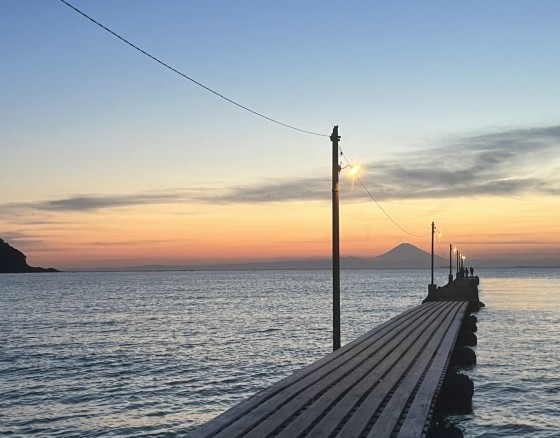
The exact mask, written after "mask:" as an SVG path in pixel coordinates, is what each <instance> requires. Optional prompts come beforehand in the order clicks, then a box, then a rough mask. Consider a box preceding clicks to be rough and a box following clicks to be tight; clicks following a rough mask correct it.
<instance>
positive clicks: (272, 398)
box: [191, 303, 436, 438]
mask: <svg viewBox="0 0 560 438" xmlns="http://www.w3.org/2000/svg"><path fill="white" fill-rule="evenodd" d="M434 306H436V303H431V305H430V306H427V307H424V306H418V307H415V308H412V309H410V310H409V311H407V312H404V313H402V314H400V315H398V316H396V317H395V318H392V319H391V320H389V321H387V322H385V323H384V324H381V325H380V326H378V327H376V328H375V329H373V330H372V331H370V332H368V333H366V334H365V335H363V336H361V337H360V338H358V339H356V340H355V341H353V342H351V343H349V344H347V345H345V346H344V347H342V348H341V349H340V350H337V351H335V352H333V353H330V354H329V355H327V356H325V357H324V358H322V359H320V360H318V361H316V362H314V363H313V364H311V365H309V366H307V367H305V368H303V369H302V370H300V371H298V372H296V373H294V374H292V375H291V376H289V377H287V378H286V379H284V380H282V381H280V382H278V383H276V384H274V385H272V386H271V387H269V388H267V389H265V390H264V391H261V392H260V393H257V394H256V395H255V396H253V397H251V398H249V399H246V400H245V401H243V402H242V403H240V404H238V405H236V406H234V407H233V408H232V409H230V410H228V411H226V412H225V413H224V414H222V415H220V416H218V417H217V418H215V419H214V420H212V421H210V422H209V423H206V424H205V425H202V426H200V427H199V428H197V429H195V430H194V431H193V432H192V434H191V436H192V437H193V438H195V437H196V438H198V437H206V436H221V435H220V433H221V432H224V434H223V436H226V437H228V438H229V437H234V436H236V435H238V434H243V433H244V432H246V431H247V430H248V429H249V428H250V427H251V426H252V425H253V424H255V422H256V421H258V420H259V419H260V418H262V417H263V416H266V415H269V414H270V413H271V412H274V410H276V409H278V407H279V406H281V405H282V404H283V402H285V401H286V400H288V401H289V399H290V397H293V396H294V395H295V394H297V393H298V392H300V391H301V390H303V389H305V388H306V387H308V386H310V385H312V384H313V383H315V382H316V381H319V380H320V379H321V378H323V377H324V376H325V375H327V374H328V373H330V372H332V370H333V369H337V368H339V367H341V366H343V365H344V364H345V363H346V362H348V361H350V360H352V359H353V357H355V354H356V353H361V352H362V351H364V350H365V349H367V348H368V347H369V345H370V344H371V343H372V342H375V341H376V340H378V339H379V338H381V337H382V336H384V335H386V333H389V332H390V331H392V330H394V329H395V327H399V326H400V325H402V324H407V323H408V322H409V320H410V319H413V318H414V317H416V315H418V314H425V313H426V312H429V311H430V309H431V308H432V307H434ZM310 379H311V380H310ZM253 420H254V421H253ZM236 423H238V424H236ZM226 432H227V433H226ZM239 436H241V435H239Z"/></svg>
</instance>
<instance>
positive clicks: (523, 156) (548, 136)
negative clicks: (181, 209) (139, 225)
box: [0, 126, 560, 217]
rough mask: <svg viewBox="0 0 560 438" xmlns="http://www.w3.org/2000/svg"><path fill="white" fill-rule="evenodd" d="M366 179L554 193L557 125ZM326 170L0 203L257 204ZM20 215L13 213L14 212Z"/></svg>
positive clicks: (302, 189)
mask: <svg viewBox="0 0 560 438" xmlns="http://www.w3.org/2000/svg"><path fill="white" fill-rule="evenodd" d="M364 167H365V168H367V169H368V173H367V176H366V177H364V178H365V179H364V183H365V184H366V185H367V187H368V188H369V189H370V191H371V193H372V194H373V195H374V196H375V197H376V199H378V200H404V199H426V198H431V199H434V198H457V197H461V196H518V195H522V194H527V193H534V194H537V195H558V194H560V176H559V175H560V172H559V171H558V170H559V169H560V126H552V127H544V128H534V129H523V130H521V129H519V130H511V131H503V132H498V133H491V134H484V135H478V136H472V137H465V138H462V139H458V140H456V141H454V142H448V143H446V144H443V145H441V146H438V147H434V148H431V149H427V150H422V151H413V152H407V153H401V154H399V155H397V156H396V157H395V158H393V159H390V160H385V161H379V162H372V163H364ZM330 184H331V182H330V173H329V172H328V171H327V172H326V175H325V176H322V177H316V178H309V177H306V178H300V179H293V178H292V179H289V180H285V179H282V180H269V181H266V182H265V183H259V184H252V185H245V186H237V187H230V188H226V189H222V190H216V189H209V188H197V189H192V190H175V191H168V192H165V193H147V194H146V193H143V194H132V195H109V196H107V195H106V196H95V195H75V196H71V197H68V198H62V199H56V200H49V201H43V202H35V203H12V204H5V205H3V206H1V210H0V211H2V212H3V215H4V216H5V217H6V216H13V215H14V214H16V215H18V214H17V213H15V212H17V211H21V210H27V211H28V210H29V209H31V210H35V211H43V212H95V211H98V210H102V209H108V208H117V207H130V206H138V205H156V204H178V203H206V204H260V203H271V202H286V201H327V200H329V199H330V196H331V185H330ZM341 191H342V192H343V194H344V198H345V199H355V200H357V199H364V198H367V196H368V195H367V193H365V191H364V190H362V188H361V187H360V184H359V183H358V182H356V183H355V187H352V184H347V183H344V182H343V183H342V184H341ZM18 216H19V215H18Z"/></svg>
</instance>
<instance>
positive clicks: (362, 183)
mask: <svg viewBox="0 0 560 438" xmlns="http://www.w3.org/2000/svg"><path fill="white" fill-rule="evenodd" d="M340 155H341V156H342V157H343V158H344V160H345V161H346V163H347V164H348V165H349V166H352V165H351V164H350V161H348V158H346V155H344V152H343V151H342V148H340ZM355 178H356V179H357V180H358V181H359V182H360V184H361V185H362V187H363V188H364V190H365V191H366V192H367V194H368V195H369V197H370V198H371V199H372V200H373V202H375V204H376V205H377V206H378V207H379V209H380V210H381V211H382V212H383V214H384V215H385V216H387V218H388V219H389V220H390V221H391V222H392V223H393V224H394V225H395V226H396V227H397V228H399V229H400V230H401V231H404V232H405V233H406V234H409V235H411V236H414V237H426V236H427V235H428V234H430V232H427V233H426V234H414V233H411V232H410V231H408V230H406V229H404V228H403V227H401V226H400V225H399V224H398V223H397V221H395V220H394V219H393V218H392V217H391V215H390V214H389V213H387V211H386V210H385V209H384V208H383V207H382V206H381V204H380V203H379V202H378V201H377V199H375V197H374V196H373V194H372V193H371V191H370V190H369V189H368V188H367V186H366V185H365V183H364V182H363V181H362V179H361V178H360V177H359V176H358V175H355Z"/></svg>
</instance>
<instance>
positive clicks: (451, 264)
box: [449, 243, 453, 283]
mask: <svg viewBox="0 0 560 438" xmlns="http://www.w3.org/2000/svg"><path fill="white" fill-rule="evenodd" d="M452 254H453V244H451V243H450V244H449V283H452V282H453V272H452V269H453V261H452V259H451V255H452Z"/></svg>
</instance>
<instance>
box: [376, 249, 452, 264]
mask: <svg viewBox="0 0 560 438" xmlns="http://www.w3.org/2000/svg"><path fill="white" fill-rule="evenodd" d="M369 262H370V267H371V268H426V269H427V268H430V266H431V254H430V253H428V252H426V251H422V250H421V249H420V248H417V247H416V246H414V245H411V244H410V243H401V244H400V245H398V246H396V247H395V248H393V249H392V250H390V251H387V252H386V253H385V254H381V255H380V256H377V257H374V258H372V259H370V260H369ZM448 264H449V261H448V260H445V259H444V258H443V257H440V256H438V255H434V267H438V266H445V265H448Z"/></svg>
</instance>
